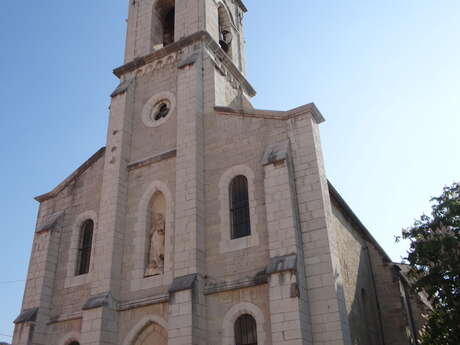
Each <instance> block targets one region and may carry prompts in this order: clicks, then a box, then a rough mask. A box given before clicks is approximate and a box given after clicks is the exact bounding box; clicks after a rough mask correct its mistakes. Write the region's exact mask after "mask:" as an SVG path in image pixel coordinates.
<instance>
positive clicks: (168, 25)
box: [163, 7, 176, 47]
mask: <svg viewBox="0 0 460 345" xmlns="http://www.w3.org/2000/svg"><path fill="white" fill-rule="evenodd" d="M175 17H176V10H175V8H174V7H172V8H171V9H170V10H169V11H168V12H167V13H166V15H165V16H164V19H163V46H165V47H166V46H167V45H169V44H171V43H173V42H174V25H175V20H176V19H175Z"/></svg>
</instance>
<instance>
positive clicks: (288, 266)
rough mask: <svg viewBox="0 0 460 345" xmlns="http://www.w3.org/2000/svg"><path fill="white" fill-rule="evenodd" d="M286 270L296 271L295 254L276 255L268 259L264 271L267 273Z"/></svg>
mask: <svg viewBox="0 0 460 345" xmlns="http://www.w3.org/2000/svg"><path fill="white" fill-rule="evenodd" d="M286 271H297V255H296V254H291V255H284V256H277V257H275V258H271V259H270V263H269V264H268V266H267V268H266V270H265V272H266V273H267V274H274V273H281V272H286Z"/></svg>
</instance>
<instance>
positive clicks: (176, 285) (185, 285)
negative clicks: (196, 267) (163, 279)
mask: <svg viewBox="0 0 460 345" xmlns="http://www.w3.org/2000/svg"><path fill="white" fill-rule="evenodd" d="M197 277H198V275H197V274H196V273H194V274H189V275H187V276H183V277H179V278H176V279H174V280H173V282H172V284H171V286H170V288H169V290H168V291H169V293H174V292H179V291H183V290H191V289H193V286H194V285H195V281H196V279H197Z"/></svg>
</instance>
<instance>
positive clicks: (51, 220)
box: [36, 211, 64, 233]
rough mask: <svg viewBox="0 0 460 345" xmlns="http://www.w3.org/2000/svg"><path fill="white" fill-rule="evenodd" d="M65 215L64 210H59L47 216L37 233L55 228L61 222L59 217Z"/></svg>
mask: <svg viewBox="0 0 460 345" xmlns="http://www.w3.org/2000/svg"><path fill="white" fill-rule="evenodd" d="M63 215H64V211H61V212H57V213H54V214H51V215H49V216H46V217H45V221H44V222H43V225H41V226H39V227H38V228H37V231H36V233H42V232H45V231H51V230H55V228H56V225H57V224H58V222H59V219H61V217H62V216H63Z"/></svg>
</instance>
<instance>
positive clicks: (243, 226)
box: [230, 175, 251, 239]
mask: <svg viewBox="0 0 460 345" xmlns="http://www.w3.org/2000/svg"><path fill="white" fill-rule="evenodd" d="M230 219H231V237H232V239H236V238H241V237H246V236H249V235H251V220H250V215H249V194H248V180H247V178H246V177H245V176H242V175H240V176H236V177H235V178H234V179H233V180H232V182H231V183H230Z"/></svg>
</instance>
